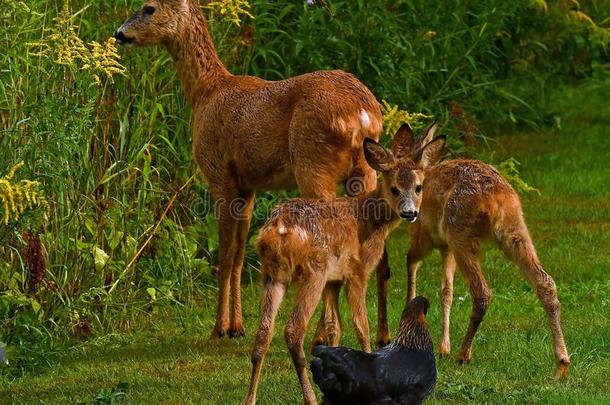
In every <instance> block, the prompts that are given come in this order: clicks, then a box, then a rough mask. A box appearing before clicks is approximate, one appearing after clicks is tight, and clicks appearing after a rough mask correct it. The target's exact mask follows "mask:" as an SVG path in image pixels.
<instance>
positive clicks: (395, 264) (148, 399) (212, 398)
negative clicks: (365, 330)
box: [0, 86, 610, 404]
mask: <svg viewBox="0 0 610 405" xmlns="http://www.w3.org/2000/svg"><path fill="white" fill-rule="evenodd" d="M605 93H606V94H608V86H605ZM571 94H572V93H571V92H570V93H568V94H567V95H566V97H568V96H570V95H571ZM596 94H597V95H599V97H594V96H587V97H584V96H583V97H581V99H582V100H583V103H576V104H575V105H576V107H575V108H576V109H575V110H574V111H573V112H571V113H569V114H564V115H563V116H562V129H561V130H558V129H557V130H555V129H554V130H550V129H549V130H545V131H543V132H541V133H538V132H533V131H530V132H518V133H512V134H501V135H498V137H497V138H496V139H497V140H498V141H499V142H498V143H495V142H494V143H492V144H491V149H492V150H494V160H495V161H500V160H503V159H504V158H506V157H509V156H514V157H516V158H517V159H518V160H519V161H520V162H521V167H520V168H521V175H522V177H523V179H525V181H527V182H528V183H529V184H531V185H533V186H535V187H537V188H538V189H539V190H540V193H541V194H540V195H537V194H535V193H530V194H528V195H526V196H524V197H523V205H524V209H525V213H526V218H527V221H528V224H529V227H530V231H531V233H532V236H533V238H534V242H535V244H536V246H537V248H538V251H539V255H540V257H541V260H542V263H543V265H544V266H545V268H546V270H547V271H548V272H549V273H550V274H551V275H553V277H554V278H555V281H556V283H557V286H558V289H559V297H560V301H561V303H562V321H563V322H562V323H563V328H564V333H565V339H566V343H567V346H568V350H569V353H570V355H571V360H572V366H571V369H570V375H569V378H568V379H567V381H560V382H559V381H555V380H553V378H552V373H553V370H554V362H553V355H552V342H551V337H550V332H549V329H548V326H547V321H546V316H545V314H544V311H543V309H542V307H541V305H540V304H539V302H538V301H537V299H536V297H535V295H534V293H533V291H532V289H531V287H530V286H529V285H528V284H527V283H526V282H525V280H524V278H523V277H522V276H521V275H520V274H519V272H518V270H517V268H516V267H515V266H513V265H512V264H511V263H509V262H508V261H507V260H506V259H504V257H502V256H501V254H500V253H499V252H498V251H497V250H496V249H495V248H493V249H492V248H490V249H489V250H488V252H487V253H486V255H485V259H484V264H483V269H484V273H485V275H486V278H487V281H488V283H489V285H490V287H491V288H492V289H493V291H494V299H493V303H492V305H491V307H490V309H489V311H488V313H487V315H486V318H485V320H484V322H483V324H482V326H481V328H480V331H479V333H478V335H477V337H476V339H475V344H474V352H473V353H474V359H473V362H472V363H471V364H470V365H468V366H465V367H462V366H459V365H458V364H456V362H455V360H454V359H453V358H448V359H439V360H438V363H437V366H438V373H439V379H438V383H437V386H436V390H435V392H434V395H433V396H432V398H431V399H430V401H429V403H462V402H466V401H475V402H477V403H483V402H489V403H540V402H542V403H566V404H572V403H595V404H600V403H610V377H609V376H610V319H609V318H610V169H609V167H608V164H609V162H610V114H609V113H608V107H607V100H603V99H602V97H601V95H600V94H601V91H599V89H597V91H596ZM566 105H571V104H568V103H567V102H566ZM407 234H408V232H407V227H406V226H404V227H403V226H401V228H400V229H399V230H398V231H396V232H395V233H394V235H393V236H392V238H391V240H390V244H389V248H390V254H391V257H390V264H391V267H392V272H393V275H392V279H391V283H390V297H389V300H390V309H389V313H390V319H391V328H392V330H394V329H395V328H396V326H397V323H398V317H399V315H400V311H401V309H402V306H403V304H404V299H405V291H406V272H405V252H406V249H407V246H408V243H409V241H408V235H407ZM440 270H441V267H440V257H439V255H438V253H435V254H433V255H431V256H430V257H429V258H428V260H426V261H425V262H424V264H423V266H422V268H421V270H420V272H419V284H418V292H419V293H420V294H426V295H427V296H428V297H430V299H431V302H432V307H431V309H430V311H429V313H428V319H429V323H430V326H431V331H432V335H433V339H434V341H435V342H438V338H439V331H440V319H439V312H440V311H439V309H440V308H439V301H438V290H439V286H440V279H441V273H440ZM207 294H208V298H207V300H206V301H205V302H204V303H203V304H202V305H201V307H199V308H186V309H183V310H178V309H176V310H172V311H171V312H168V313H166V314H165V315H163V316H159V317H156V318H155V319H154V320H152V321H150V322H149V323H148V324H147V325H146V327H145V328H139V329H142V331H138V332H134V333H131V334H123V335H109V336H101V337H97V338H95V339H92V340H90V341H89V342H87V343H84V344H82V345H79V346H78V347H76V348H73V349H70V350H69V351H67V353H65V355H62V356H61V357H60V358H59V360H58V361H57V362H54V363H53V365H52V366H51V367H49V368H45V369H44V370H41V371H40V372H39V373H37V374H36V375H28V376H25V377H22V378H18V379H14V378H13V377H10V376H9V373H4V374H3V375H2V374H0V403H17V404H21V403H28V404H30V403H46V404H58V403H66V404H73V403H78V402H88V403H90V402H92V401H94V400H95V398H96V396H98V397H99V401H101V402H100V403H111V397H112V394H113V393H115V394H117V393H120V392H122V391H124V392H125V393H126V395H125V399H124V403H134V404H140V403H168V404H188V403H194V404H238V403H239V402H240V401H241V399H242V398H243V397H244V396H245V394H246V391H247V385H248V379H249V375H250V360H249V357H250V350H251V346H252V340H253V336H254V333H255V330H256V326H257V322H258V294H259V288H258V285H257V284H256V283H254V284H247V285H244V286H243V297H244V301H245V302H244V317H245V320H246V328H247V331H246V333H247V336H246V337H245V338H242V339H239V340H227V339H224V340H221V341H209V340H208V336H209V333H210V331H211V329H212V326H213V321H214V311H215V291H213V290H210V291H209V292H208V293H207ZM292 298H293V295H289V297H288V299H287V300H286V301H285V303H284V306H283V307H282V309H281V312H280V316H279V320H278V328H277V330H276V336H275V338H274V340H273V343H272V345H271V350H270V352H269V354H268V356H267V359H266V363H265V365H264V368H263V375H262V380H261V386H260V390H259V396H258V398H259V403H261V404H296V403H300V402H301V393H300V389H299V385H298V382H297V379H296V375H295V373H294V370H293V367H292V363H291V361H290V359H289V355H288V352H287V349H286V346H285V344H284V342H283V338H282V333H281V329H282V327H283V325H284V324H285V320H286V316H287V314H288V312H289V310H290V308H289V307H290V304H291V303H292V301H293V300H292ZM342 299H343V297H342ZM368 307H369V319H370V321H371V330H372V332H374V331H375V327H376V298H375V288H374V277H373V280H371V288H369V299H368ZM342 310H343V319H344V335H343V338H342V344H345V345H349V346H357V344H356V339H355V336H354V333H353V330H352V327H351V324H350V322H348V321H347V320H348V319H349V316H348V314H347V308H346V305H345V302H342ZM469 314H470V297H469V295H468V293H467V289H466V286H465V284H464V282H463V280H462V277H461V276H456V286H455V301H454V309H453V313H452V325H451V335H452V343H453V349H454V352H455V351H456V349H457V347H458V345H459V343H460V342H461V338H462V336H463V334H464V333H465V330H466V326H467V321H468V318H469ZM317 316H318V315H317V314H316V318H317ZM313 323H315V322H312V325H310V334H309V335H308V339H307V341H306V342H308V341H309V339H310V338H311V333H312V329H313ZM372 337H373V338H374V335H373V334H372ZM123 382H124V383H127V384H128V387H122V386H120V387H118V388H117V385H118V384H119V383H123ZM116 396H117V397H118V396H120V395H116ZM104 401H105V402H104Z"/></svg>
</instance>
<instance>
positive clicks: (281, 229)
mask: <svg viewBox="0 0 610 405" xmlns="http://www.w3.org/2000/svg"><path fill="white" fill-rule="evenodd" d="M277 232H278V233H279V234H280V235H286V234H287V233H288V231H287V230H286V227H285V226H283V225H282V226H280V228H279V229H278V230H277Z"/></svg>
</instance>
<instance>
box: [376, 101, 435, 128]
mask: <svg viewBox="0 0 610 405" xmlns="http://www.w3.org/2000/svg"><path fill="white" fill-rule="evenodd" d="M381 113H382V114H383V132H384V134H387V135H389V136H393V134H395V133H396V131H398V128H400V126H401V125H402V124H404V123H407V124H409V125H410V126H412V127H419V126H421V125H422V121H424V120H426V119H429V118H430V116H428V115H426V114H422V113H410V112H408V111H405V110H401V109H400V108H399V107H398V106H397V105H392V104H390V103H389V102H387V101H386V100H382V101H381Z"/></svg>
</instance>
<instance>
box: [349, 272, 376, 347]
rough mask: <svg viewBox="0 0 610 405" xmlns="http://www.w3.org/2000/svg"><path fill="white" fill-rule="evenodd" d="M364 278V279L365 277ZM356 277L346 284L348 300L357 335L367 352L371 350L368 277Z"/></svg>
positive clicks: (361, 345)
mask: <svg viewBox="0 0 610 405" xmlns="http://www.w3.org/2000/svg"><path fill="white" fill-rule="evenodd" d="M363 278H364V279H363ZM363 278H359V277H354V278H352V279H350V280H349V281H348V282H347V283H346V284H345V291H346V292H347V302H348V304H349V308H350V310H351V312H352V318H353V320H354V326H355V327H356V336H357V338H358V342H359V343H360V347H361V348H362V350H363V351H365V352H367V353H368V352H370V351H371V342H370V339H369V320H368V318H367V316H366V285H367V283H366V278H367V277H363Z"/></svg>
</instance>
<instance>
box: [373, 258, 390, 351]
mask: <svg viewBox="0 0 610 405" xmlns="http://www.w3.org/2000/svg"><path fill="white" fill-rule="evenodd" d="M376 273H377V347H379V348H381V347H384V346H387V345H388V344H389V343H390V329H389V327H388V281H389V280H390V266H389V263H388V252H387V249H386V247H385V246H384V248H383V255H382V256H381V261H380V262H379V264H378V265H377V272H376Z"/></svg>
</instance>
